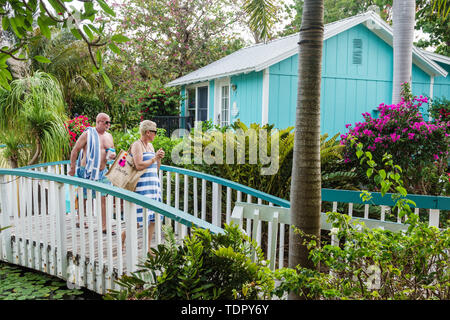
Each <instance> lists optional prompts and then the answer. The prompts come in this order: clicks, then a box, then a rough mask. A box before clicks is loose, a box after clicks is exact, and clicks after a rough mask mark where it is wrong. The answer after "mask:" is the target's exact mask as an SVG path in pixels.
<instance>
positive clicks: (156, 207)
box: [0, 164, 224, 233]
mask: <svg viewBox="0 0 450 320" xmlns="http://www.w3.org/2000/svg"><path fill="white" fill-rule="evenodd" d="M47 165H48V164H47ZM30 167H36V166H30ZM30 167H22V168H21V169H0V175H12V176H21V177H26V178H35V179H45V180H49V181H55V182H60V183H65V184H70V185H74V186H77V187H83V188H89V189H92V190H95V191H99V192H102V193H106V194H110V195H112V196H115V197H118V198H121V199H123V200H127V201H129V202H133V203H135V204H136V205H139V206H142V207H143V208H147V209H149V210H152V211H155V212H157V213H159V214H162V215H164V216H166V217H167V218H170V219H172V220H175V221H177V222H179V223H181V224H184V225H186V226H188V227H191V226H192V225H195V226H198V227H201V228H204V229H209V230H211V232H213V233H224V230H223V229H222V228H219V227H217V226H215V225H212V224H210V223H209V222H206V221H203V220H201V219H199V218H197V217H194V216H192V215H190V214H188V213H186V212H183V211H181V210H178V209H175V208H173V207H171V206H169V205H167V204H165V203H162V202H159V201H156V200H152V199H149V198H148V197H146V196H144V195H140V194H138V193H136V192H132V191H128V190H125V189H122V188H118V187H115V186H112V185H106V184H104V183H100V182H95V181H91V180H87V179H82V178H78V177H72V176H66V175H57V174H53V173H47V172H38V171H33V170H29V169H30ZM23 168H27V169H23Z"/></svg>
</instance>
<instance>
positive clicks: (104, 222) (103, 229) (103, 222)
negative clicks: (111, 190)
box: [101, 196, 106, 233]
mask: <svg viewBox="0 0 450 320" xmlns="http://www.w3.org/2000/svg"><path fill="white" fill-rule="evenodd" d="M101 202H102V231H103V233H106V197H105V196H102V201H101Z"/></svg>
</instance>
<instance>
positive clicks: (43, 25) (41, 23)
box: [37, 17, 52, 40]
mask: <svg viewBox="0 0 450 320" xmlns="http://www.w3.org/2000/svg"><path fill="white" fill-rule="evenodd" d="M37 23H38V26H39V29H41V32H42V34H43V35H44V37H46V38H47V39H49V40H50V39H51V37H52V33H51V31H50V28H49V27H48V25H47V24H46V23H45V21H44V19H42V18H41V17H38V19H37Z"/></svg>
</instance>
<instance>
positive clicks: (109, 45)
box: [108, 43, 122, 54]
mask: <svg viewBox="0 0 450 320" xmlns="http://www.w3.org/2000/svg"><path fill="white" fill-rule="evenodd" d="M108 47H109V49H111V51H112V52H114V53H117V54H122V51H120V49H119V48H118V47H117V46H116V45H115V44H114V43H110V44H108Z"/></svg>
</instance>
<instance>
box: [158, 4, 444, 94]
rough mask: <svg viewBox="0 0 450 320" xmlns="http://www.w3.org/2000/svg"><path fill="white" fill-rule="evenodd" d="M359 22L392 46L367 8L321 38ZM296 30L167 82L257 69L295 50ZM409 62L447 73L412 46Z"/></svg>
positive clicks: (330, 25) (389, 31) (387, 31)
mask: <svg viewBox="0 0 450 320" xmlns="http://www.w3.org/2000/svg"><path fill="white" fill-rule="evenodd" d="M360 23H363V24H364V25H365V26H366V27H368V28H369V29H370V30H372V32H374V33H375V34H377V35H378V36H379V37H380V38H381V39H383V40H384V41H385V42H386V43H388V44H389V45H391V46H392V43H393V30H392V28H391V27H390V26H389V25H388V24H387V23H386V22H385V21H384V20H383V19H381V17H380V16H379V15H378V14H377V13H375V12H373V11H368V12H365V13H362V14H358V15H355V16H353V17H349V18H346V19H342V20H339V21H336V22H332V23H328V24H326V25H325V30H324V40H327V39H329V38H331V37H333V36H335V35H337V34H339V33H341V32H343V31H345V30H348V29H350V28H352V27H354V26H356V25H358V24H360ZM298 40H299V33H296V34H292V35H289V36H286V37H282V38H279V39H275V40H272V41H270V42H268V43H259V44H255V45H251V46H248V47H245V48H243V49H240V50H238V51H235V52H233V53H232V54H230V55H228V56H225V57H223V58H222V59H219V60H217V61H215V62H212V63H210V64H208V65H206V66H204V67H203V68H200V69H198V70H195V71H193V72H191V73H188V74H186V75H184V76H182V77H180V78H178V79H175V80H173V81H171V82H169V83H168V84H167V85H168V86H178V85H185V84H190V83H195V82H202V81H208V80H212V79H217V78H222V77H227V76H231V75H235V74H241V73H249V72H252V71H256V72H258V71H261V70H263V69H265V68H267V67H269V66H271V65H273V64H275V63H278V62H280V61H282V60H284V59H286V58H288V57H290V56H292V55H294V54H296V53H298ZM413 62H414V63H415V64H416V65H417V66H419V67H420V68H421V69H423V70H424V71H425V72H427V73H428V74H430V75H442V76H444V77H445V76H447V72H446V71H445V70H444V69H443V68H442V67H441V66H439V65H438V64H437V63H436V62H434V61H433V59H431V58H430V57H429V55H427V54H425V53H424V52H423V50H420V49H418V48H416V47H413Z"/></svg>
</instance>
